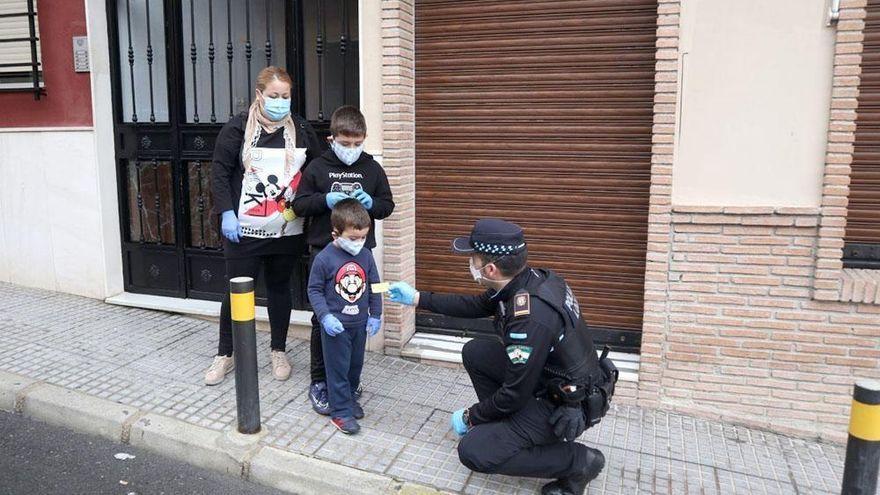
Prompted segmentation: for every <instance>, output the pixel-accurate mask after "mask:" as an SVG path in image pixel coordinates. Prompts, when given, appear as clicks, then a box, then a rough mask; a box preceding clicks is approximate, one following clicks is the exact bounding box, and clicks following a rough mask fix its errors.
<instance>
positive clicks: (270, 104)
mask: <svg viewBox="0 0 880 495" xmlns="http://www.w3.org/2000/svg"><path fill="white" fill-rule="evenodd" d="M263 102H264V103H263V110H265V111H266V115H267V116H268V117H269V118H270V119H272V120H274V121H276V122H277V121H279V120H281V119H283V118H284V117H287V115H288V114H289V113H290V98H267V97H265V96H264V97H263Z"/></svg>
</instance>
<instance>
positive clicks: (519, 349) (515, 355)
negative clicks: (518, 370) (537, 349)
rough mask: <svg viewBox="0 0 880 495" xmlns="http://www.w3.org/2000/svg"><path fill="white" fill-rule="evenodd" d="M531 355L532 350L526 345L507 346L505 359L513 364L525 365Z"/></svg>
mask: <svg viewBox="0 0 880 495" xmlns="http://www.w3.org/2000/svg"><path fill="white" fill-rule="evenodd" d="M531 355H532V348H531V347H530V346H527V345H509V346H507V357H508V358H510V362H511V363H513V364H525V363H526V362H528V360H529V357H530V356H531Z"/></svg>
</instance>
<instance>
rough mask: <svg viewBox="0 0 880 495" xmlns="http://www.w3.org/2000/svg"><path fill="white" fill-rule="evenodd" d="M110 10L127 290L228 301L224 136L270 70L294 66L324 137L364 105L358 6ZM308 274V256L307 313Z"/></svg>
mask: <svg viewBox="0 0 880 495" xmlns="http://www.w3.org/2000/svg"><path fill="white" fill-rule="evenodd" d="M107 12H108V26H109V30H110V33H109V34H110V49H111V68H112V73H113V113H114V123H115V130H116V161H117V174H118V182H119V205H120V219H121V222H120V223H121V225H120V227H121V229H122V256H123V266H124V274H125V290H126V291H129V292H137V293H146V294H155V295H164V296H172V297H189V298H198V299H211V300H219V299H220V297H221V295H222V294H223V292H224V288H225V281H224V274H225V268H224V263H223V257H222V243H221V242H220V236H219V230H218V224H217V217H216V216H215V215H214V214H213V213H212V212H211V208H212V206H213V202H212V197H211V187H210V176H211V156H212V153H213V148H214V141H215V139H216V137H217V134H218V133H219V132H220V129H221V128H222V125H223V123H224V122H226V121H227V120H228V119H229V118H230V117H231V116H233V115H235V114H237V113H239V112H243V111H246V110H247V108H248V106H249V105H250V101H251V99H252V97H253V91H254V90H253V81H254V79H255V77H256V74H257V73H258V72H259V71H260V70H261V69H262V68H263V67H265V66H266V65H280V66H284V67H286V68H287V70H288V72H290V74H291V77H292V78H293V80H294V89H293V100H294V101H293V111H295V112H298V113H299V114H300V115H305V116H306V117H307V118H308V119H309V120H310V121H311V122H312V123H313V125H314V126H315V127H316V129H317V130H318V131H319V133H321V134H323V133H325V132H326V129H327V127H328V124H329V123H328V122H327V118H328V116H329V114H330V113H331V112H332V111H333V109H334V108H336V107H337V106H339V105H342V104H353V105H357V104H358V74H359V67H358V36H357V32H358V25H357V18H358V15H357V0H326V1H325V0H108V2H107ZM306 277H307V273H306V270H305V260H303V263H300V266H299V268H298V269H297V270H296V271H295V272H294V274H293V278H294V284H293V298H294V307H295V308H297V309H305V308H306V306H307V300H306V298H305V295H304V287H305V285H304V284H305V282H304V281H305V278H306ZM261 278H262V277H261ZM260 285H262V284H260ZM262 293H263V288H262V286H260V287H258V290H257V295H258V297H259V296H260V295H261V294H262Z"/></svg>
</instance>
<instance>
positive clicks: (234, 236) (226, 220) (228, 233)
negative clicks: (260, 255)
mask: <svg viewBox="0 0 880 495" xmlns="http://www.w3.org/2000/svg"><path fill="white" fill-rule="evenodd" d="M220 230H221V231H222V232H223V237H225V238H227V239H229V242H236V243H237V242H238V241H239V240H240V239H241V224H240V223H238V217H236V216H235V212H234V211H232V210H226V211H224V212H223V215H222V223H221V226H220Z"/></svg>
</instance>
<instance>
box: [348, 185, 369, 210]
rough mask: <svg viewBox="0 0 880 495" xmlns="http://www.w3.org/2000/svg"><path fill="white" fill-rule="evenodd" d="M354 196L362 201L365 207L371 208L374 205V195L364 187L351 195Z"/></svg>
mask: <svg viewBox="0 0 880 495" xmlns="http://www.w3.org/2000/svg"><path fill="white" fill-rule="evenodd" d="M351 197H352V198H354V199H356V200H358V201H360V202H361V204H362V205H364V208H366V209H368V210H369V209H370V208H372V207H373V197H372V196H370V193H368V192H367V191H364V190H363V189H358V190H357V191H355V192H354V193H352V195H351Z"/></svg>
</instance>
